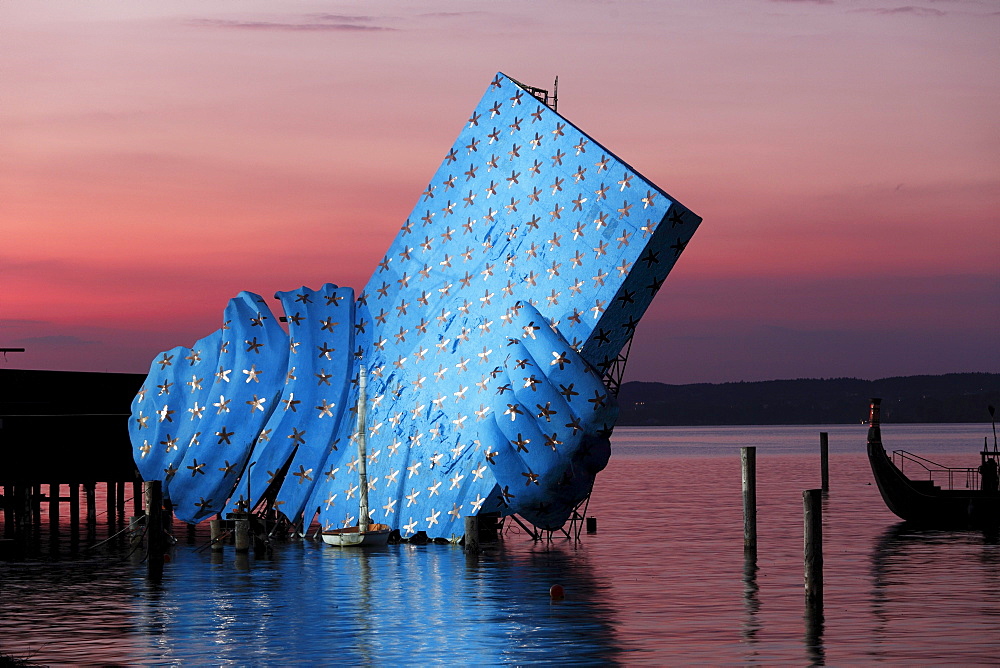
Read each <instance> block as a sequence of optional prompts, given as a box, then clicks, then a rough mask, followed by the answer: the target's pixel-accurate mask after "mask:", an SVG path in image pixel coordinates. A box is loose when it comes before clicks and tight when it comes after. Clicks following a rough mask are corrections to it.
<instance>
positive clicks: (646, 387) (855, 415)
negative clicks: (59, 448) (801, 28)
mask: <svg viewBox="0 0 1000 668" xmlns="http://www.w3.org/2000/svg"><path fill="white" fill-rule="evenodd" d="M144 379H145V376H143V375H141V374H119V373H86V372H73V371H22V370H17V369H0V415H51V414H60V413H64V414H65V413H72V414H83V413H105V414H107V413H112V414H126V415H127V414H128V413H129V409H130V404H131V402H132V398H133V397H134V396H135V393H136V392H137V391H138V390H139V387H140V386H141V385H142V382H143V380H144ZM871 397H881V398H882V417H883V419H884V420H885V421H887V422H897V423H902V422H989V420H990V416H989V413H988V412H987V410H986V406H987V405H989V404H992V405H994V406H997V407H998V408H1000V374H990V373H952V374H947V375H943V376H905V377H898V378H882V379H880V380H858V379H857V378H831V379H822V380H818V379H802V380H771V381H761V382H752V383H722V384H708V383H698V384H695V385H667V384H664V383H638V382H633V383H625V384H624V385H622V387H621V392H620V393H619V395H618V402H619V404H620V405H621V417H620V418H619V420H618V424H620V425H727V424H851V423H858V422H860V421H862V420H864V419H865V418H867V416H868V400H869V399H870V398H871Z"/></svg>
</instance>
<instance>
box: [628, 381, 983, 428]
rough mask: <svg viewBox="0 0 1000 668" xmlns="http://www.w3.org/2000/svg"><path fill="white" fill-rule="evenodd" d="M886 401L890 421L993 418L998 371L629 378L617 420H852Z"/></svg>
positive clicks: (640, 422)
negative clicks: (689, 380) (676, 380)
mask: <svg viewBox="0 0 1000 668" xmlns="http://www.w3.org/2000/svg"><path fill="white" fill-rule="evenodd" d="M871 397H880V398H881V399H882V419H883V420H884V421H886V422H896V423H904V422H989V421H990V415H989V412H988V411H987V408H986V407H987V405H990V404H992V405H993V406H997V407H1000V374H993V373H951V374H946V375H943V376H903V377H896V378H881V379H879V380H859V379H857V378H831V379H801V380H772V381H761V382H751V383H722V384H708V383H699V384H695V385H666V384H664V383H640V382H632V383H625V384H623V385H622V387H621V391H620V392H619V394H618V403H619V405H620V406H621V414H620V417H619V419H618V424H620V425H690V426H694V425H730V424H850V423H858V422H860V421H862V420H864V419H866V418H867V417H868V402H869V399H870V398H871Z"/></svg>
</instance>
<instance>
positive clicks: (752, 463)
mask: <svg viewBox="0 0 1000 668" xmlns="http://www.w3.org/2000/svg"><path fill="white" fill-rule="evenodd" d="M740 463H741V464H742V469H743V549H744V550H754V551H756V549H757V448H755V447H743V448H740Z"/></svg>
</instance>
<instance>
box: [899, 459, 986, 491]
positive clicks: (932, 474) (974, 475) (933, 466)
mask: <svg viewBox="0 0 1000 668" xmlns="http://www.w3.org/2000/svg"><path fill="white" fill-rule="evenodd" d="M892 463H893V464H895V465H896V468H898V469H899V470H900V471H902V472H903V473H904V474H906V477H908V478H909V479H910V480H913V481H920V480H926V481H928V482H930V483H932V484H933V485H934V486H936V487H940V488H941V489H972V490H974V489H979V483H980V477H979V469H977V468H971V467H955V466H944V465H943V464H938V463H937V462H934V461H931V460H930V459H927V458H926V457H921V456H920V455H915V454H913V453H912V452H907V451H906V450H893V451H892ZM907 469H909V470H907Z"/></svg>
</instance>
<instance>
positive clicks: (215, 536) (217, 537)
mask: <svg viewBox="0 0 1000 668" xmlns="http://www.w3.org/2000/svg"><path fill="white" fill-rule="evenodd" d="M208 528H209V531H210V532H211V536H212V550H213V551H215V552H221V551H222V548H223V544H222V520H220V519H214V520H209V522H208Z"/></svg>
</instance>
